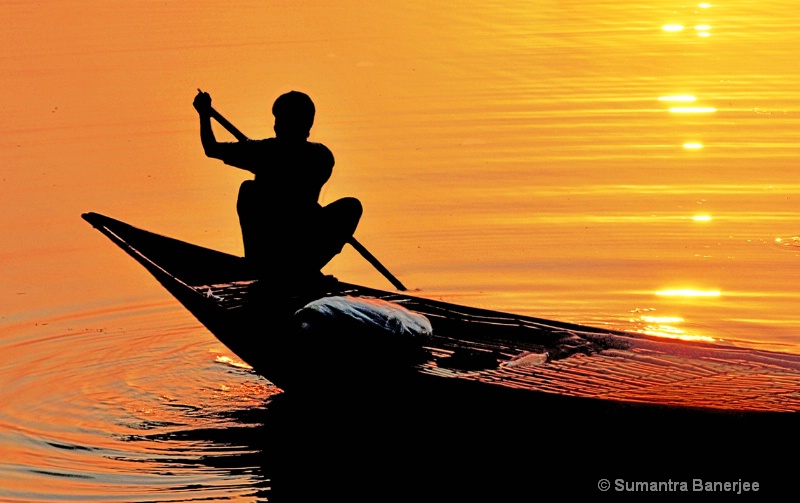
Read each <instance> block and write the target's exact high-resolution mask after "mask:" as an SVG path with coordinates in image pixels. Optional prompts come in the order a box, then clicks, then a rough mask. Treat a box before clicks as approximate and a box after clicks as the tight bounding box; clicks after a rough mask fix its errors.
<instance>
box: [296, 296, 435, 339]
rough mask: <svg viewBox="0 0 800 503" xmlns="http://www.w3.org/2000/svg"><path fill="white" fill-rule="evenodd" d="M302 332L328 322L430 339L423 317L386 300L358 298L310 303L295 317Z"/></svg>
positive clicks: (329, 299) (430, 331) (337, 297)
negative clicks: (321, 320) (301, 324)
mask: <svg viewBox="0 0 800 503" xmlns="http://www.w3.org/2000/svg"><path fill="white" fill-rule="evenodd" d="M295 316H296V317H299V318H300V320H301V322H302V323H303V326H304V328H310V326H309V325H310V324H313V321H309V320H314V319H317V320H319V319H323V320H325V321H328V322H336V321H343V322H348V323H355V324H356V325H357V326H360V327H362V328H365V329H370V330H375V329H377V330H380V331H383V332H388V333H391V334H395V335H402V336H429V335H431V334H432V333H433V328H432V327H431V322H430V321H429V320H428V318H426V317H425V316H423V315H421V314H419V313H414V312H411V311H409V310H408V309H406V308H404V307H403V306H400V305H398V304H394V303H391V302H388V301H385V300H380V299H365V298H361V297H350V296H335V297H323V298H321V299H317V300H315V301H313V302H310V303H308V304H306V305H305V307H303V308H302V309H299V310H298V311H297V312H296V313H295Z"/></svg>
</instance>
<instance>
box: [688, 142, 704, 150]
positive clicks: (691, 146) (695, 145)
mask: <svg viewBox="0 0 800 503" xmlns="http://www.w3.org/2000/svg"><path fill="white" fill-rule="evenodd" d="M683 148H686V149H689V150H698V149H701V148H703V144H702V143H684V144H683Z"/></svg>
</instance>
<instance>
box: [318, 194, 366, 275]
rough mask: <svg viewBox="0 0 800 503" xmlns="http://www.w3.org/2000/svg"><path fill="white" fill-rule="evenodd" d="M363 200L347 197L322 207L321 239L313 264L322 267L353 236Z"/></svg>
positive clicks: (361, 211)
mask: <svg viewBox="0 0 800 503" xmlns="http://www.w3.org/2000/svg"><path fill="white" fill-rule="evenodd" d="M362 213H363V208H362V206H361V201H359V200H358V199H356V198H354V197H345V198H342V199H339V200H337V201H334V202H332V203H331V204H329V205H327V206H325V207H323V208H322V211H321V212H320V222H319V227H318V228H319V240H318V241H317V242H318V246H317V248H316V250H314V258H313V265H314V267H316V268H317V269H322V268H323V267H324V266H325V264H327V263H328V262H330V261H331V259H332V258H333V257H335V256H336V255H337V254H339V253H340V252H341V251H342V248H344V245H345V243H347V241H348V240H349V239H350V238H351V237H352V236H353V234H354V233H355V232H356V227H358V222H359V220H361V214H362Z"/></svg>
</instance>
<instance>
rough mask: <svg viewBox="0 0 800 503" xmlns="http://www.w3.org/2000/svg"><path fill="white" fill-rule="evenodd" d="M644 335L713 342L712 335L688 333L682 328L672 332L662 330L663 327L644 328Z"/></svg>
mask: <svg viewBox="0 0 800 503" xmlns="http://www.w3.org/2000/svg"><path fill="white" fill-rule="evenodd" d="M642 333H643V334H645V335H653V336H655V337H663V338H665V339H677V340H679V341H702V342H715V341H714V338H713V337H709V336H707V335H688V334H687V333H686V332H684V331H683V330H681V331H679V332H672V331H670V330H664V327H658V329H657V330H652V329H651V330H644V331H642Z"/></svg>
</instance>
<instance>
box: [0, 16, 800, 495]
mask: <svg viewBox="0 0 800 503" xmlns="http://www.w3.org/2000/svg"><path fill="white" fill-rule="evenodd" d="M795 7H796V6H795V5H794V4H793V3H792V2H789V1H788V0H774V1H760V2H750V1H745V0H731V1H720V2H714V3H681V2H677V1H673V0H651V1H647V2H644V3H635V4H630V3H626V2H610V1H608V0H596V1H595V0H588V1H587V0H582V1H580V2H577V1H569V0H566V1H558V2H556V1H546V0H542V1H538V2H522V1H515V0H511V1H505V2H474V1H471V0H468V1H460V2H439V3H431V2H423V1H417V0H412V1H408V0H406V1H403V2H394V1H392V2H382V3H374V2H362V1H359V0H348V1H346V2H337V3H330V2H321V1H316V0H314V1H310V2H304V3H303V5H302V6H299V5H295V4H292V3H288V2H278V3H276V2H263V3H261V2H216V1H213V2H201V3H200V4H194V3H193V4H189V3H186V4H183V3H165V4H160V3H154V2H133V1H123V2H113V3H110V2H109V3H104V2H77V1H76V2H73V1H66V2H62V1H59V2H55V1H52V2H50V1H45V2H37V3H32V2H31V3H29V2H13V1H3V2H0V19H1V20H2V21H3V26H4V33H3V44H1V45H0V58H2V60H3V63H4V64H3V70H2V71H0V82H2V89H3V91H4V92H3V95H2V97H1V98H0V110H2V112H3V115H4V120H3V124H2V126H0V128H1V129H2V140H0V159H1V160H2V162H1V163H0V174H1V175H2V178H1V179H0V192H1V193H2V197H0V209H2V215H3V216H4V218H3V219H2V220H0V226H2V228H1V229H0V230H1V231H2V232H0V265H1V266H2V270H3V273H2V277H0V306H2V307H0V348H2V354H3V355H5V358H4V362H3V364H2V365H0V404H1V405H2V407H1V408H0V450H1V451H2V453H3V455H2V459H0V500H2V501H13V502H17V501H19V502H23V501H25V502H28V501H63V500H72V501H189V500H195V499H198V500H199V499H204V500H212V501H217V500H219V501H222V500H226V501H255V500H258V499H263V498H265V497H266V496H265V494H266V492H267V488H268V487H269V479H268V476H267V475H265V474H264V473H262V472H261V471H260V470H259V469H258V468H257V466H258V463H251V461H250V460H251V456H254V455H255V454H257V452H256V451H258V450H259V447H258V446H257V445H254V444H253V442H248V441H243V440H242V438H243V437H244V435H234V434H223V433H219V432H226V431H229V432H230V431H242V429H244V428H249V427H251V426H253V425H255V424H257V423H258V419H257V418H256V419H253V418H251V417H250V416H251V415H254V414H255V415H256V416H257V414H256V413H257V412H258V411H263V410H265V409H268V408H269V404H270V401H271V399H272V398H273V397H274V396H275V394H276V393H277V390H275V389H274V388H273V387H272V385H271V384H270V383H269V381H267V380H266V379H264V378H262V377H259V376H256V375H254V374H252V373H251V372H249V371H248V370H247V369H246V368H244V366H242V365H241V364H240V363H241V362H239V361H238V360H237V359H236V358H235V357H234V356H233V355H232V354H230V352H229V351H227V350H226V349H225V347H224V346H222V345H221V344H220V343H219V342H217V341H216V339H215V338H214V337H213V335H211V334H210V333H208V332H207V331H206V330H205V329H204V328H202V327H201V326H200V325H199V324H198V323H197V322H196V320H194V318H192V317H191V316H190V315H189V314H188V313H186V312H185V311H184V310H183V309H182V308H181V307H180V306H179V305H177V303H176V302H175V301H174V300H173V299H172V298H171V297H170V296H169V295H168V294H167V293H166V292H165V291H164V290H163V289H161V287H160V286H159V285H158V284H157V283H156V282H155V281H153V280H152V279H151V278H150V277H149V276H148V275H147V274H146V272H145V271H143V270H142V269H141V268H140V267H139V266H138V265H137V264H136V263H135V262H134V261H132V260H131V259H130V258H129V257H127V256H125V255H124V254H123V253H121V252H120V251H119V250H118V249H116V248H115V247H114V246H113V245H112V244H110V243H109V242H108V241H107V240H105V238H103V237H102V236H101V235H99V234H98V233H97V232H95V231H93V230H92V229H91V228H90V227H89V226H88V225H86V223H85V222H83V221H82V220H81V218H80V215H81V213H83V212H86V211H96V212H100V213H104V214H107V215H109V216H112V217H115V218H119V219H122V220H125V221H127V222H129V223H131V224H134V225H136V226H139V227H143V228H146V229H148V230H152V231H155V232H159V233H162V234H167V235H170V236H173V237H176V238H179V239H183V240H187V241H191V242H194V243H197V244H200V245H203V246H208V247H211V248H215V249H219V250H223V251H228V252H231V253H241V250H242V248H241V243H240V235H239V231H238V223H237V219H236V214H235V210H234V208H235V198H236V192H237V189H238V185H239V184H240V183H241V181H242V180H244V179H246V178H247V174H246V173H243V172H240V171H237V170H235V169H234V168H230V167H227V166H224V165H222V164H221V163H218V162H216V161H213V160H209V159H206V158H205V157H204V156H203V154H202V149H201V147H200V143H199V139H198V134H197V119H196V114H195V112H194V111H193V109H192V107H191V100H192V98H193V96H194V94H195V92H196V89H197V88H202V89H203V90H205V91H208V92H210V93H211V95H212V97H213V99H214V106H215V107H216V108H217V109H218V110H219V111H220V112H222V113H223V114H224V115H225V116H226V117H227V118H228V119H230V120H231V121H232V122H233V123H234V124H236V125H237V126H238V127H239V129H241V130H243V131H244V132H246V133H247V134H248V135H250V136H252V137H259V136H262V137H265V136H270V135H271V134H272V131H271V121H270V119H271V117H270V114H269V107H270V106H271V103H272V101H273V100H274V99H275V97H276V96H278V95H279V94H281V93H283V92H285V91H288V90H290V89H297V90H302V91H305V92H307V93H309V94H310V95H311V96H312V98H313V99H314V100H315V102H316V104H317V120H316V125H315V127H314V130H313V131H312V137H311V139H312V140H314V141H319V142H323V143H325V144H326V145H328V146H329V147H330V148H331V150H332V151H333V152H334V155H335V156H336V159H337V164H336V168H335V171H334V176H333V178H332V179H331V181H330V182H329V183H328V185H327V186H326V188H325V189H324V191H323V195H322V199H323V203H325V202H330V201H333V200H335V199H337V198H339V197H343V196H345V195H352V196H356V197H358V198H360V199H361V200H362V202H363V204H364V207H365V215H364V218H363V219H362V222H361V225H360V227H359V230H358V231H357V234H356V236H357V237H358V238H359V240H360V241H361V243H362V244H364V245H365V246H367V248H369V249H370V251H372V253H374V254H375V255H376V256H377V257H378V258H379V259H380V260H381V262H383V263H384V264H385V265H386V266H387V267H388V268H389V269H390V270H391V271H392V272H393V273H394V274H395V275H396V276H397V277H399V278H400V279H401V280H402V281H403V283H405V284H406V285H407V286H409V287H411V288H412V289H413V290H415V293H417V294H419V295H424V296H430V297H434V298H440V299H445V300H449V301H453V302H458V303H462V304H468V305H474V306H479V307H486V308H491V309H499V310H504V311H511V312H516V313H521V314H529V315H534V316H537V317H541V318H549V319H554V320H560V321H567V322H574V323H581V324H588V325H592V326H599V327H608V328H614V329H622V330H630V331H637V332H644V333H649V334H654V335H660V336H664V337H673V338H683V339H700V340H705V341H708V340H713V341H717V342H719V343H722V344H730V345H734V346H742V347H752V348H759V349H766V350H771V351H781V352H791V353H798V352H800V313H798V310H797V305H798V300H800V294H798V291H797V285H798V284H800V281H798V280H800V276H798V275H800V268H798V267H797V264H798V260H800V257H799V255H800V237H798V236H799V235H800V223H799V222H798V221H799V220H800V208H799V207H798V201H799V199H798V198H799V197H800V196H799V195H798V194H800V182H798V179H797V174H796V168H797V166H796V165H797V158H798V154H800V141H799V140H800V96H799V95H798V94H797V89H798V88H800V67H798V65H797V64H796V48H797V46H798V42H800V35H798V33H800V26H798V24H799V23H800V19H799V18H798V16H797V15H795V11H794V8H795ZM218 133H219V136H220V137H221V138H222V137H224V134H225V133H224V132H222V130H221V129H218ZM326 272H328V273H330V274H334V275H336V276H337V277H339V278H341V279H344V280H347V281H349V282H353V283H360V284H366V285H369V286H375V287H378V288H390V285H389V284H388V283H387V282H386V281H385V279H383V278H382V277H381V276H380V275H379V274H378V273H377V272H375V271H374V270H373V269H372V268H371V267H370V266H369V265H368V264H367V263H366V262H364V261H363V259H361V258H360V257H359V256H358V255H357V254H356V253H355V252H354V251H352V250H350V249H346V250H345V251H344V252H343V253H342V255H340V256H339V257H337V258H336V259H335V260H334V261H333V262H332V263H331V264H330V265H329V266H328V267H327V269H326ZM243 418H245V419H243ZM186 432H217V433H216V434H209V435H202V434H196V435H192V434H187V433H186ZM231 460H233V461H231Z"/></svg>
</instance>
